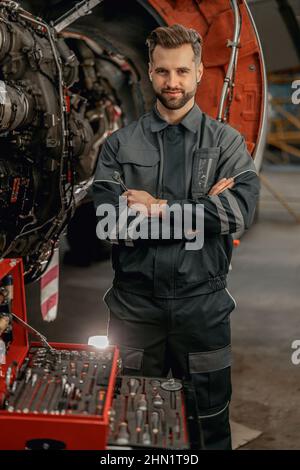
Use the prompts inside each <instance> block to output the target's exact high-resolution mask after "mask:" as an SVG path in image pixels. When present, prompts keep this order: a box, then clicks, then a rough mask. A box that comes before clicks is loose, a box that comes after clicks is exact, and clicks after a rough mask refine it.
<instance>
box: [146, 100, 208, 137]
mask: <svg viewBox="0 0 300 470" xmlns="http://www.w3.org/2000/svg"><path fill="white" fill-rule="evenodd" d="M150 119H151V124H150V126H151V131H152V132H159V131H161V130H163V129H165V128H166V127H167V126H169V123H168V122H167V121H165V120H164V118H163V117H162V116H161V115H160V114H159V112H158V110H157V107H156V105H154V106H153V109H152V112H151V116H150ZM201 119H202V111H201V110H200V108H199V106H198V105H197V104H196V103H195V104H194V106H193V107H192V109H191V110H190V111H189V112H188V113H187V114H186V116H184V118H183V119H182V120H181V121H180V124H182V125H183V126H184V127H185V128H186V129H188V130H189V131H191V132H193V133H194V134H196V132H197V130H198V129H199V123H200V122H201Z"/></svg>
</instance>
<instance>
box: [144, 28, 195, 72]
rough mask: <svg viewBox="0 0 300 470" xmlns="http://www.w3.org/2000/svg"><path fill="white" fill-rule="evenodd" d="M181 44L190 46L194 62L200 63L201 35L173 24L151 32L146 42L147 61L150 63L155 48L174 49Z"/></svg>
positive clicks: (193, 30)
mask: <svg viewBox="0 0 300 470" xmlns="http://www.w3.org/2000/svg"><path fill="white" fill-rule="evenodd" d="M183 44H191V46H192V48H193V51H194V56H195V62H196V63H200V62H201V55H202V44H203V40H202V37H201V35H200V34H199V33H198V32H197V31H196V30H195V29H191V28H186V27H185V26H183V25H181V24H173V25H172V26H159V27H158V28H156V29H154V30H153V31H151V33H150V34H149V36H148V37H147V40H146V45H147V46H148V50H149V60H150V62H152V58H153V51H154V49H155V47H156V46H161V47H165V48H166V49H174V48H177V47H180V46H182V45H183Z"/></svg>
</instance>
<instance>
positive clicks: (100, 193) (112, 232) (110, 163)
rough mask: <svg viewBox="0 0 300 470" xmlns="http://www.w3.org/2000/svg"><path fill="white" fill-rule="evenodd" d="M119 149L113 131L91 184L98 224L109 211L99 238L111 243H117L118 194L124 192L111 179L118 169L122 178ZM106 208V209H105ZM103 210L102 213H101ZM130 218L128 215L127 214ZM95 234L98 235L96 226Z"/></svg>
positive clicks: (129, 242)
mask: <svg viewBox="0 0 300 470" xmlns="http://www.w3.org/2000/svg"><path fill="white" fill-rule="evenodd" d="M118 149H119V141H118V138H117V136H116V135H115V133H113V134H111V135H110V136H109V137H108V138H107V139H106V140H105V142H104V144H103V146H102V148H101V152H100V155H99V158H98V163H97V168H96V172H95V177H94V181H93V185H92V192H93V200H94V206H95V209H96V214H97V220H98V224H99V222H100V223H101V221H102V222H103V224H104V220H105V219H106V220H108V217H107V215H108V211H110V217H111V218H110V222H111V223H110V224H107V225H103V227H104V226H105V227H106V228H107V231H106V233H107V236H106V237H104V236H103V235H101V237H100V238H101V239H107V240H108V241H110V242H111V243H119V234H118V220H119V218H120V217H119V216H120V211H122V207H120V196H122V193H123V192H124V190H123V188H122V187H121V185H120V183H118V182H117V181H114V180H113V174H114V172H115V171H118V172H119V174H120V176H121V178H122V176H123V175H122V167H121V165H120V164H119V163H118V161H117V159H116V155H117V152H118ZM100 208H103V211H101V215H100V214H99V212H100ZM105 209H106V211H105ZM102 212H103V213H102ZM129 218H130V216H129ZM97 235H98V236H99V232H98V226H97ZM123 242H124V243H125V244H126V245H127V244H128V245H132V242H131V241H130V240H128V239H124V240H123Z"/></svg>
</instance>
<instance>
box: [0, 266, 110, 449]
mask: <svg viewBox="0 0 300 470" xmlns="http://www.w3.org/2000/svg"><path fill="white" fill-rule="evenodd" d="M7 275H11V276H12V279H13V286H14V295H13V300H12V312H14V314H16V315H17V316H18V317H19V318H21V319H22V320H25V321H26V304H25V292H24V284H23V266H22V260H20V259H16V260H13V259H5V260H1V261H0V280H1V279H3V278H4V277H5V276H7ZM50 345H51V346H52V347H53V348H54V349H55V350H57V351H61V353H62V354H65V355H67V356H68V354H71V353H72V354H75V352H76V351H77V354H78V355H85V356H86V355H94V356H93V357H96V359H94V362H93V363H94V366H95V368H96V362H97V357H98V355H100V354H101V352H100V351H99V350H98V349H95V348H93V347H91V346H87V345H82V344H63V343H50ZM32 347H33V349H34V350H35V352H36V351H38V349H39V348H43V345H42V344H41V343H31V344H30V343H29V339H28V333H27V331H26V330H25V329H24V327H23V326H22V325H19V324H18V323H16V322H13V341H12V343H11V345H10V347H9V349H8V352H7V355H6V364H2V365H0V402H1V401H2V400H3V399H4V397H5V395H6V393H7V370H8V368H9V367H11V365H12V364H13V367H12V375H13V377H12V379H11V384H12V383H13V381H14V379H15V376H14V374H15V375H18V371H19V370H20V368H21V367H22V364H23V362H24V360H25V358H26V356H27V355H28V353H29V349H30V348H32ZM68 351H70V353H68ZM74 351H75V352H74ZM106 351H107V354H110V357H111V362H110V364H111V367H110V371H109V377H108V379H107V387H105V390H104V392H103V393H105V400H104V404H103V406H102V407H101V413H100V412H99V414H93V413H90V412H87V413H84V412H81V411H78V412H76V414H74V413H72V412H70V414H69V412H66V413H65V414H62V413H61V412H60V413H57V412H56V414H55V413H53V414H52V413H50V412H47V411H46V412H45V410H43V412H39V411H36V410H35V412H31V411H30V409H29V410H28V409H27V410H26V413H25V412H23V411H22V410H20V409H15V410H12V411H8V410H4V409H1V410H0V449H3V450H4V449H5V450H22V449H25V448H28V445H29V444H28V443H29V442H30V441H35V443H38V442H47V440H49V442H52V441H54V442H55V443H56V444H61V446H62V447H61V448H65V449H68V450H75V449H80V450H90V449H94V450H99V449H105V447H106V441H107V434H108V427H109V410H110V407H111V403H112V398H113V393H114V387H115V379H116V375H117V370H118V350H117V348H114V347H111V348H106ZM59 354H60V353H59ZM103 354H104V353H103ZM95 355H96V356H95ZM83 382H84V381H83ZM11 384H10V385H11ZM83 386H84V383H83ZM45 387H46V385H45ZM32 388H33V390H34V387H32ZM1 397H2V400H1Z"/></svg>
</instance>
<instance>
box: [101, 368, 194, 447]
mask: <svg viewBox="0 0 300 470" xmlns="http://www.w3.org/2000/svg"><path fill="white" fill-rule="evenodd" d="M185 403H186V401H185V390H184V387H183V383H182V382H181V381H179V380H177V379H176V380H175V379H169V380H167V379H162V378H159V379H158V378H145V377H129V376H123V377H120V378H118V379H117V384H116V387H115V395H114V399H113V403H112V408H111V409H110V411H109V438H108V443H109V446H110V448H114V446H122V447H128V448H147V447H151V448H164V449H188V448H191V446H190V439H189V429H188V425H187V419H186V406H185ZM192 413H193V417H197V413H196V412H195V409H194V410H192ZM194 424H195V423H194ZM196 430H197V433H198V435H197V437H196V447H197V448H201V442H200V429H199V426H198V424H197V423H196Z"/></svg>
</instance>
